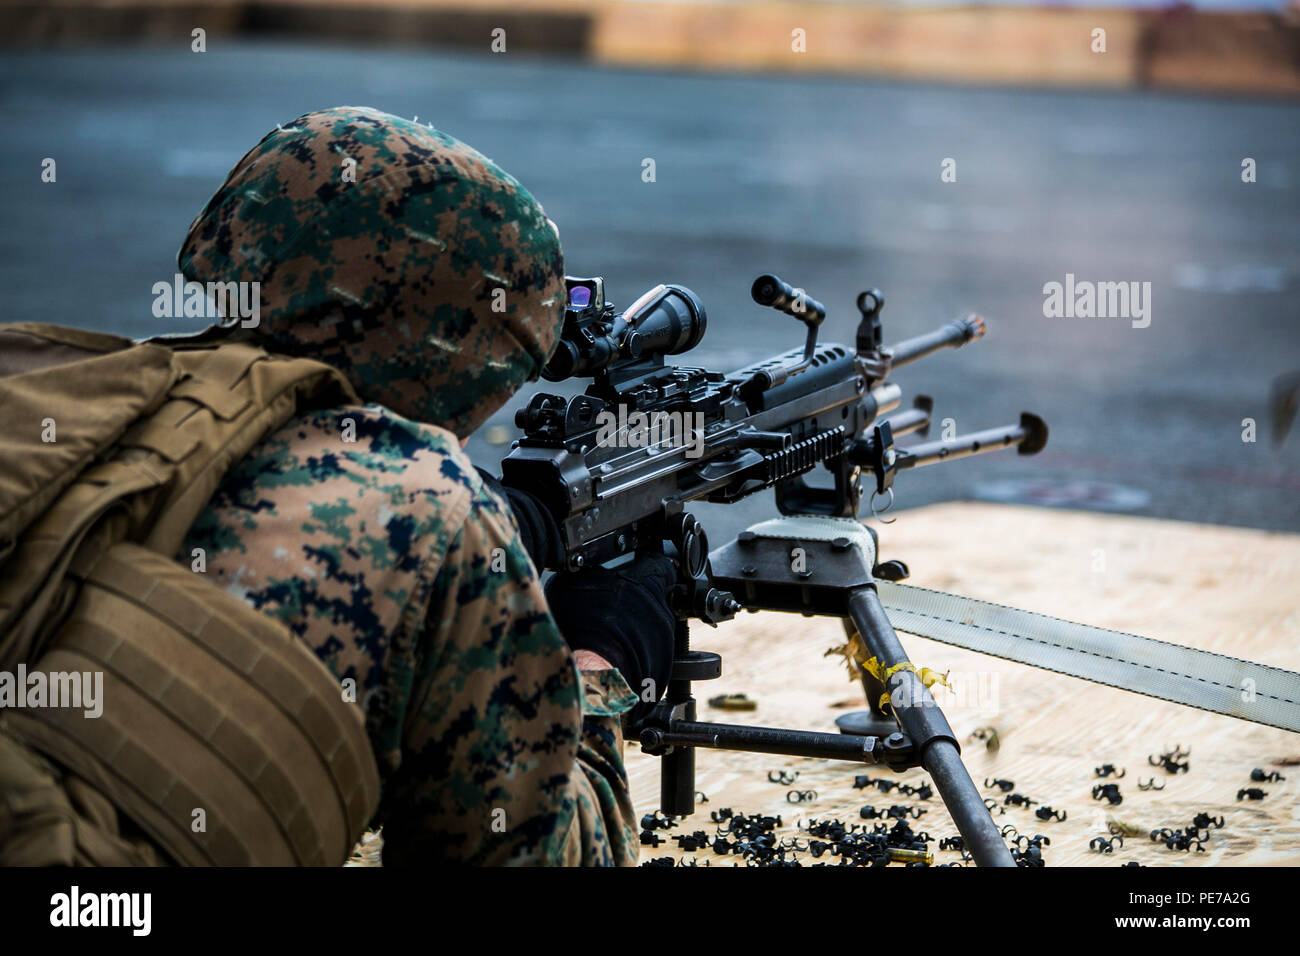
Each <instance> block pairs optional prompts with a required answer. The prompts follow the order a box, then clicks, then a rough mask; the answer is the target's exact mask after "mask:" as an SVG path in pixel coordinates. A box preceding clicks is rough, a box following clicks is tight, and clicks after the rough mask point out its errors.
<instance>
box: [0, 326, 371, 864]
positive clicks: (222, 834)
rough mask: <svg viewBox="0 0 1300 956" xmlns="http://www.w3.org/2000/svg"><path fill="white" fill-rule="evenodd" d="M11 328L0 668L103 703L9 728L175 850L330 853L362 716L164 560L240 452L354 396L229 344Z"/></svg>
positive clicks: (311, 658) (240, 857)
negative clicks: (73, 681) (84, 688)
mask: <svg viewBox="0 0 1300 956" xmlns="http://www.w3.org/2000/svg"><path fill="white" fill-rule="evenodd" d="M6 339H7V340H9V341H12V342H16V343H20V344H22V345H23V346H24V348H25V351H24V354H23V355H22V356H18V358H17V359H15V360H14V361H12V362H9V363H0V364H4V367H0V399H3V400H4V401H6V402H8V401H9V400H10V399H13V398H16V399H18V400H20V402H21V405H20V408H21V410H22V411H23V413H24V415H23V417H22V418H20V419H18V420H17V421H14V422H13V426H14V434H15V435H16V437H15V438H12V439H8V438H6V439H3V440H0V461H3V463H4V466H5V467H4V469H2V470H3V471H5V472H7V473H10V474H9V475H8V476H7V477H4V478H2V479H0V538H4V539H5V541H7V543H8V552H7V554H6V553H5V552H3V551H0V668H4V669H13V667H14V666H15V665H16V664H17V663H26V664H27V665H28V670H29V672H30V671H33V670H41V671H80V672H86V671H91V672H100V673H102V674H103V675H104V687H103V697H104V703H103V712H102V715H101V716H99V717H97V718H91V717H86V716H85V715H84V713H83V711H82V710H78V709H75V708H69V709H61V708H41V709H34V710H30V711H21V712H19V711H14V712H10V713H9V714H7V715H6V718H7V719H6V727H7V728H8V729H9V730H10V732H11V733H12V734H14V735H15V736H16V737H20V738H22V739H23V740H25V741H26V742H27V743H28V744H29V745H31V746H32V747H33V748H34V749H36V750H38V751H41V752H42V753H45V754H47V755H48V756H50V757H51V758H52V759H54V760H55V761H57V762H59V763H60V764H62V765H63V766H64V767H66V768H67V769H68V770H70V771H71V772H72V773H74V774H76V775H77V776H79V777H81V778H83V779H85V780H87V781H88V782H90V783H91V784H92V785H93V786H94V787H96V788H97V789H99V790H100V791H102V792H103V793H104V794H105V795H106V796H108V797H109V799H110V800H112V801H113V803H114V804H115V805H116V806H117V807H118V808H119V810H121V811H122V812H123V813H124V814H125V815H126V816H128V817H129V818H130V819H131V820H132V821H133V822H135V823H136V824H138V825H139V826H140V827H141V828H142V829H143V830H144V831H145V832H147V833H149V834H150V835H151V836H152V837H153V839H155V840H156V841H157V842H158V843H159V845H161V846H162V847H163V848H164V849H165V850H166V851H167V852H168V853H170V854H171V855H172V857H173V858H175V859H176V860H178V861H180V862H184V863H192V864H201V863H215V864H272V865H275V864H279V865H288V864H326V865H328V864H334V865H337V864H339V863H342V862H343V861H344V860H345V859H346V858H347V855H348V852H349V851H350V849H351V847H352V845H353V843H354V842H355V840H356V838H357V837H358V836H359V835H360V833H361V831H362V830H363V829H364V826H365V824H366V823H367V822H368V820H369V818H370V816H371V814H372V813H373V812H374V810H375V808H376V806H377V803H378V792H379V782H378V771H377V769H376V766H375V762H374V756H373V754H372V752H371V749H370V745H369V741H368V739H367V736H366V733H365V729H364V723H363V719H362V715H361V712H360V709H359V708H358V707H357V706H356V705H355V704H349V703H345V702H344V701H343V699H342V694H341V689H340V687H339V684H338V682H337V681H336V680H335V679H334V678H333V677H332V676H331V675H330V674H329V671H328V669H327V668H326V667H325V666H324V664H322V663H321V662H320V661H319V660H318V659H317V658H316V657H315V655H314V654H312V653H311V652H310V650H309V649H308V648H306V647H305V646H304V645H302V644H301V643H300V642H298V641H297V639H295V638H294V637H293V636H292V635H291V634H290V633H289V632H288V630H287V629H285V628H284V627H283V626H282V625H281V624H279V623H278V622H276V621H274V620H272V619H271V618H269V617H267V616H265V615H263V614H262V613H260V612H259V611H256V610H254V609H253V608H252V607H250V606H248V605H247V604H245V603H244V602H243V601H241V600H239V599H238V598H236V597H234V596H233V595H230V594H227V593H226V592H224V591H222V590H221V589H219V588H218V587H216V586H215V585H214V584H213V583H212V582H211V581H209V580H208V579H207V578H206V577H205V576H204V575H203V574H202V573H197V572H193V571H190V570H189V569H187V568H186V567H184V566H183V565H181V564H178V563H176V562H175V560H174V558H173V556H174V555H175V553H176V551H177V549H178V548H179V547H180V544H181V542H182V540H183V539H184V536H185V534H186V533H187V531H188V530H189V528H190V525H191V524H192V523H193V521H194V519H195V518H196V517H197V516H198V514H199V513H200V511H201V510H202V509H203V508H204V507H205V506H206V504H207V502H208V500H209V499H210V498H211V496H212V494H213V493H214V492H215V491H216V489H217V486H218V485H219V484H220V482H221V480H222V478H223V476H224V475H225V474H226V472H227V471H228V470H229V468H230V467H231V466H232V465H233V464H234V463H235V462H237V461H238V460H239V459H240V458H242V457H243V456H245V455H246V454H248V452H249V451H250V450H252V448H253V447H254V446H256V445H257V444H258V443H259V442H261V441H262V440H263V439H265V438H266V437H267V436H268V435H269V434H270V433H271V432H273V431H274V430H276V429H277V428H279V427H280V426H281V425H283V424H284V423H285V422H287V421H288V420H289V419H290V418H292V417H293V415H294V414H295V413H297V412H298V411H300V410H303V409H306V408H311V407H330V406H336V405H342V404H350V403H355V402H357V398H356V395H355V393H354V392H353V391H352V389H351V387H350V386H349V385H348V384H347V382H346V380H344V379H343V377H342V376H341V375H340V374H339V373H338V372H337V371H335V370H334V369H332V368H330V367H328V366H326V365H323V364H321V363H318V362H313V361H311V360H308V359H290V358H284V357H280V356H272V355H268V354H267V353H266V352H264V351H262V350H261V349H257V348H254V347H251V346H248V345H242V344H228V345H218V346H216V347H205V348H175V349H166V348H161V347H160V346H157V345H135V344H132V343H130V342H129V341H128V340H124V339H118V338H116V337H112V336H99V335H97V334H95V333H84V332H80V331H78V330H68V329H61V328H57V327H50V326H40V325H31V324H28V325H21V326H12V325H11V326H0V340H6ZM56 363H62V364H56ZM44 417H51V418H54V419H55V420H56V422H57V425H58V438H57V442H55V443H46V442H44V441H43V440H42V439H41V437H40V430H39V425H38V423H39V422H40V421H41V420H42V419H43V418H44ZM0 543H4V542H0ZM195 810H202V811H203V815H202V816H203V819H204V820H205V826H204V827H203V828H200V829H198V830H197V831H196V829H195V826H194V824H195V821H196V819H198V816H197V815H195V814H194V811H195Z"/></svg>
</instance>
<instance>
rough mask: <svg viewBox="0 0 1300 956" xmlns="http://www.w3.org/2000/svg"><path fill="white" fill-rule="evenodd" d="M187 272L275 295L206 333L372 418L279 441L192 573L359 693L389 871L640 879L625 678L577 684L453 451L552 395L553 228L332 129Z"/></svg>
mask: <svg viewBox="0 0 1300 956" xmlns="http://www.w3.org/2000/svg"><path fill="white" fill-rule="evenodd" d="M350 160H355V164H354V165H353V164H351V163H350V162H349V161H350ZM350 167H351V169H352V170H354V172H355V181H349V180H348V177H347V175H346V174H347V173H348V171H349V168H350ZM180 264H181V268H182V271H183V272H184V273H185V275H186V277H187V278H189V279H192V280H196V281H200V282H207V281H231V280H235V281H259V282H260V283H261V303H262V311H261V323H260V325H259V326H258V327H257V328H255V329H250V330H237V329H234V328H228V329H224V330H222V331H221V332H219V333H216V332H214V333H213V334H221V335H224V336H230V335H243V336H246V337H248V338H250V339H252V340H254V341H256V342H258V343H259V344H262V345H264V346H265V347H267V348H268V349H271V350H273V351H278V352H287V353H293V354H302V355H307V356H310V357H314V358H318V359H321V360H323V361H326V362H329V363H330V364H332V365H334V366H336V367H338V368H340V369H341V370H343V371H344V372H345V373H346V374H347V375H348V377H349V379H350V380H351V381H352V382H353V384H354V386H355V387H356V389H357V392H358V394H360V395H361V396H362V397H363V398H364V399H365V400H366V401H367V402H368V403H370V404H366V405H365V406H356V407H346V408H336V409H330V410H326V411H320V412H314V413H310V414H307V415H304V416H301V417H299V418H297V419H295V420H294V421H292V422H290V423H289V424H288V425H287V426H285V427H284V428H282V429H281V430H280V431H279V432H278V433H276V434H274V435H272V436H271V437H270V438H269V439H268V440H266V441H265V442H264V443H263V444H262V445H261V446H260V447H259V448H258V449H256V450H255V451H254V453H253V454H252V455H250V456H248V457H247V458H245V459H244V460H243V461H241V462H240V463H239V464H237V465H236V466H235V467H234V468H233V469H232V470H231V471H230V473H229V474H228V475H227V477H226V479H225V481H224V483H223V484H222V486H221V488H220V489H219V491H218V492H217V494H216V495H215V496H214V497H213V499H212V500H211V502H210V503H209V505H208V508H207V510H206V512H205V513H204V514H202V515H201V516H200V518H199V519H198V521H197V522H196V523H195V525H194V526H193V528H192V529H191V531H190V534H189V538H188V540H187V541H186V543H185V545H184V548H183V551H182V555H181V557H182V559H183V560H184V561H185V562H186V563H187V564H188V563H189V562H190V555H191V554H192V551H193V549H194V548H202V549H204V551H205V553H206V556H207V558H206V560H207V573H208V574H210V575H213V576H214V577H215V580H216V581H217V582H218V583H219V584H220V585H221V586H223V587H225V588H226V589H227V590H229V591H231V592H232V593H234V594H236V595H238V596H239V597H241V598H242V599H243V600H245V601H247V602H248V603H250V604H251V605H252V606H254V607H256V608H258V609H259V610H261V611H263V612H265V613H266V614H269V615H271V616H273V617H275V618H277V619H279V620H281V621H283V622H284V623H285V624H286V625H288V627H289V628H290V629H291V630H292V631H293V632H294V633H295V634H297V635H298V636H299V637H300V638H301V639H302V640H304V641H305V642H306V643H307V644H308V646H310V647H311V648H312V649H314V650H315V652H316V653H317V654H318V655H319V656H320V658H321V659H322V660H323V661H325V663H326V664H327V665H328V666H329V667H330V668H331V669H332V671H333V672H334V674H335V675H336V676H337V677H338V678H339V679H340V680H348V679H351V680H352V681H355V687H356V691H357V696H358V700H359V702H360V703H361V704H362V705H363V706H364V708H365V713H366V719H367V729H368V731H369V734H370V738H371V741H372V743H373V745H374V748H375V753H376V757H377V759H378V761H379V764H380V769H381V774H382V777H383V799H382V803H381V807H380V812H379V815H378V818H377V822H378V823H381V824H382V825H383V826H384V833H385V849H384V859H385V862H389V863H392V862H426V863H427V862H436V861H439V860H456V861H465V862H470V863H481V864H492V863H563V864H569V863H573V864H576V863H584V864H626V863H630V862H633V861H634V860H635V858H636V853H637V839H636V830H635V825H634V817H633V810H632V806H631V801H630V798H629V796H628V790H627V779H626V774H625V771H624V768H623V762H622V754H621V748H622V739H621V734H620V731H619V714H621V713H622V712H624V711H625V710H627V709H628V708H629V707H630V706H631V705H632V704H633V703H634V702H635V696H634V695H633V694H632V693H631V692H630V691H629V689H628V687H627V684H626V683H625V682H624V681H623V680H622V678H621V676H620V675H619V673H618V671H616V670H604V671H584V672H579V671H578V669H577V667H576V665H575V663H574V658H573V655H572V653H571V652H570V651H569V649H568V647H567V646H566V644H565V642H564V640H563V638H562V636H561V635H560V633H559V631H558V629H557V627H556V625H555V622H554V620H553V619H552V617H551V615H550V613H549V611H548V610H547V607H546V603H545V599H544V597H543V595H542V591H541V587H540V585H539V583H538V579H537V574H536V571H535V570H534V569H533V567H532V565H531V563H530V561H529V558H528V555H527V554H526V552H525V551H524V550H523V548H522V546H521V545H520V543H519V538H518V530H517V527H516V525H515V522H514V519H513V517H512V515H511V514H510V511H509V508H508V507H507V506H506V505H505V504H504V503H503V502H502V501H501V500H500V499H499V498H498V497H496V496H495V495H494V494H493V493H492V492H491V491H489V490H488V489H487V488H486V487H485V486H484V484H483V482H482V480H481V478H480V477H479V475H478V474H477V473H476V472H475V470H474V468H473V467H472V466H471V464H470V462H469V460H468V458H467V457H466V456H465V454H464V452H463V451H462V450H461V447H460V442H459V441H458V438H464V437H466V436H468V435H469V434H470V432H471V431H472V430H473V429H474V428H476V427H477V426H478V425H479V424H481V423H482V422H483V421H484V420H485V419H486V418H487V417H488V416H489V415H490V414H491V413H492V412H493V411H494V410H495V409H496V408H498V407H500V405H501V404H502V403H503V402H504V401H505V400H506V398H508V397H509V395H510V394H511V393H513V392H514V391H515V390H516V389H517V388H518V386H519V385H520V384H521V383H522V382H524V381H525V380H529V379H534V378H536V377H537V374H538V373H539V371H540V368H541V366H542V365H543V364H545V361H546V359H547V358H548V357H549V355H550V352H551V350H552V347H553V345H554V341H555V338H556V335H557V334H558V327H559V321H560V316H561V314H562V309H563V295H564V286H563V264H562V259H561V255H560V247H559V242H558V236H557V235H556V233H555V230H554V227H553V226H552V225H551V224H550V223H549V221H548V220H546V218H545V215H544V213H543V212H542V209H541V207H540V206H539V205H538V204H537V203H536V201H535V200H534V199H533V198H532V196H531V195H529V193H528V192H527V191H526V190H525V189H524V188H523V187H522V186H521V185H520V184H519V183H518V182H516V181H515V180H514V179H513V178H512V177H510V176H509V175H507V174H506V173H504V172H502V171H501V170H500V169H499V168H498V167H496V166H495V165H494V164H493V163H492V162H491V161H490V160H488V159H486V158H484V157H483V156H481V155H480V154H478V153H477V152H475V151H474V150H472V149H470V148H469V147H467V146H465V145H464V144H463V143H460V142H459V141H457V140H455V139H453V138H452V137H450V136H447V135H445V134H443V133H440V132H436V131H434V130H432V129H429V128H426V127H422V126H419V125H417V124H415V123H411V122H407V121H405V120H401V119H398V118H397V117H393V116H389V115H387V114H383V113H379V112H377V111H374V110H368V109H353V108H341V109H336V110H328V111H324V112H320V113H313V114H308V115H307V116H304V117H301V118H299V119H298V120H295V121H294V122H293V123H292V124H290V125H289V126H287V127H284V128H277V130H276V131H274V132H272V133H270V134H268V136H267V137H266V138H265V139H263V141H262V142H261V143H260V144H259V145H258V146H257V147H255V148H254V149H253V150H252V151H251V152H250V153H249V154H248V155H247V156H245V157H244V159H243V160H241V161H240V163H239V164H238V165H237V166H236V167H235V169H234V170H232V172H231V174H230V176H229V177H228V178H227V181H226V183H225V184H224V185H223V186H222V187H221V189H220V190H219V191H218V192H217V194H216V195H215V196H213V198H212V200H211V201H210V202H209V203H208V205H207V206H206V207H205V209H204V210H203V211H202V212H201V213H200V214H199V216H198V218H196V220H195V221H194V224H193V225H192V226H191V229H190V234H189V236H188V237H187V239H186V241H185V243H184V245H183V246H182V249H181V253H180ZM353 437H354V438H355V440H348V439H351V438H353ZM344 686H345V687H347V686H350V685H346V684H345V685H344Z"/></svg>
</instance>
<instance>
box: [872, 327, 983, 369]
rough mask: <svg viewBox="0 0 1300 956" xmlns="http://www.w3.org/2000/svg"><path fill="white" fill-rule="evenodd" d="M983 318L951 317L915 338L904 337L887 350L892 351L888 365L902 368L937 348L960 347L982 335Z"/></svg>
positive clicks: (937, 349) (935, 350)
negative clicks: (947, 321)
mask: <svg viewBox="0 0 1300 956" xmlns="http://www.w3.org/2000/svg"><path fill="white" fill-rule="evenodd" d="M984 332H985V328H984V320H983V319H982V318H981V317H980V316H978V315H968V316H966V317H965V318H961V319H953V320H952V321H951V322H949V323H947V324H946V325H944V326H943V327H941V328H938V329H936V330H935V331H933V332H927V333H926V334H925V335H918V336H916V338H912V339H904V340H903V341H902V342H899V343H898V344H897V345H895V346H893V347H892V348H891V349H890V350H889V351H890V352H891V353H892V355H891V358H890V365H891V366H892V367H893V368H902V367H903V366H904V365H911V364H912V363H913V362H915V361H916V360H917V359H923V358H925V357H926V356H927V355H929V354H931V353H932V352H937V351H939V349H948V348H952V349H956V348H961V347H962V346H963V345H965V344H966V343H967V342H971V341H974V340H975V339H978V338H983V337H984Z"/></svg>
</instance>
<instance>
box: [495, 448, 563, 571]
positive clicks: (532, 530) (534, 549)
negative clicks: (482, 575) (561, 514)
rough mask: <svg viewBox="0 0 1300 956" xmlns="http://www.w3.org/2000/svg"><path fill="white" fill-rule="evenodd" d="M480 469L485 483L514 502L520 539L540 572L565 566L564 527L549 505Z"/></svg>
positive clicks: (504, 498) (500, 496)
mask: <svg viewBox="0 0 1300 956" xmlns="http://www.w3.org/2000/svg"><path fill="white" fill-rule="evenodd" d="M476 468H477V466H476ZM477 470H478V473H479V475H481V476H482V478H483V484H485V485H487V486H488V487H489V488H491V489H492V490H493V491H494V492H496V494H497V497H498V498H501V499H502V500H503V501H505V502H506V503H507V504H508V505H510V510H511V511H512V512H513V513H514V516H515V523H516V524H518V525H519V541H520V543H522V544H523V546H524V550H525V551H527V552H528V557H530V558H532V559H533V566H534V567H535V568H537V570H538V571H541V570H542V569H543V568H558V567H561V566H563V564H564V553H563V552H562V551H561V550H560V526H559V525H557V524H556V523H555V518H554V517H553V516H552V515H551V513H550V511H548V510H547V509H546V506H545V505H543V504H542V503H541V501H539V500H538V499H537V498H536V497H534V496H533V495H530V494H529V493H528V492H526V491H520V490H519V489H518V488H507V487H506V486H505V485H503V484H501V479H500V478H497V477H494V476H493V475H491V474H489V473H488V472H486V471H484V470H483V469H482V468H477Z"/></svg>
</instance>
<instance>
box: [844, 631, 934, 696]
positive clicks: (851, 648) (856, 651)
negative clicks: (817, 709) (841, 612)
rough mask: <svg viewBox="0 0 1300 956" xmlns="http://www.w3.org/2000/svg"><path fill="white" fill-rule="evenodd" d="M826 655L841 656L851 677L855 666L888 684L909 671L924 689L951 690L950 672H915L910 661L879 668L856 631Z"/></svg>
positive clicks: (926, 668) (924, 669) (924, 670)
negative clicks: (900, 674)
mask: <svg viewBox="0 0 1300 956" xmlns="http://www.w3.org/2000/svg"><path fill="white" fill-rule="evenodd" d="M826 653H827V654H828V655H829V654H836V653H839V654H843V655H844V657H845V658H846V660H847V662H848V665H849V674H850V676H851V677H854V676H856V674H855V673H854V666H855V665H856V666H857V667H860V668H862V669H863V670H864V671H866V672H867V673H868V674H870V675H871V676H872V677H874V678H875V679H876V680H878V681H880V682H881V683H882V684H888V683H889V679H890V678H891V677H893V676H894V675H895V674H897V673H899V672H900V671H911V672H912V673H913V674H915V675H916V676H917V678H918V679H919V680H920V681H921V683H922V684H924V685H925V686H926V687H933V686H934V685H935V684H941V685H942V686H944V687H947V688H948V689H949V690H952V684H950V683H949V682H948V675H949V674H950V673H951V671H944V672H943V673H942V674H940V673H939V672H938V671H934V670H931V669H930V668H928V667H922V668H921V669H920V670H917V669H916V666H915V665H914V664H913V663H912V662H911V661H901V662H900V663H898V664H895V665H894V666H892V667H885V668H882V667H881V666H880V661H878V660H876V658H874V657H871V656H869V655H868V654H867V648H866V645H864V644H863V643H862V635H861V634H859V633H858V632H857V631H854V632H853V636H852V637H850V638H849V640H848V643H846V644H842V645H840V646H839V647H833V648H831V649H830V650H829V651H827V652H826ZM881 702H882V706H883V704H887V703H888V702H889V695H888V694H885V695H884V696H882V697H881Z"/></svg>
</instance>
